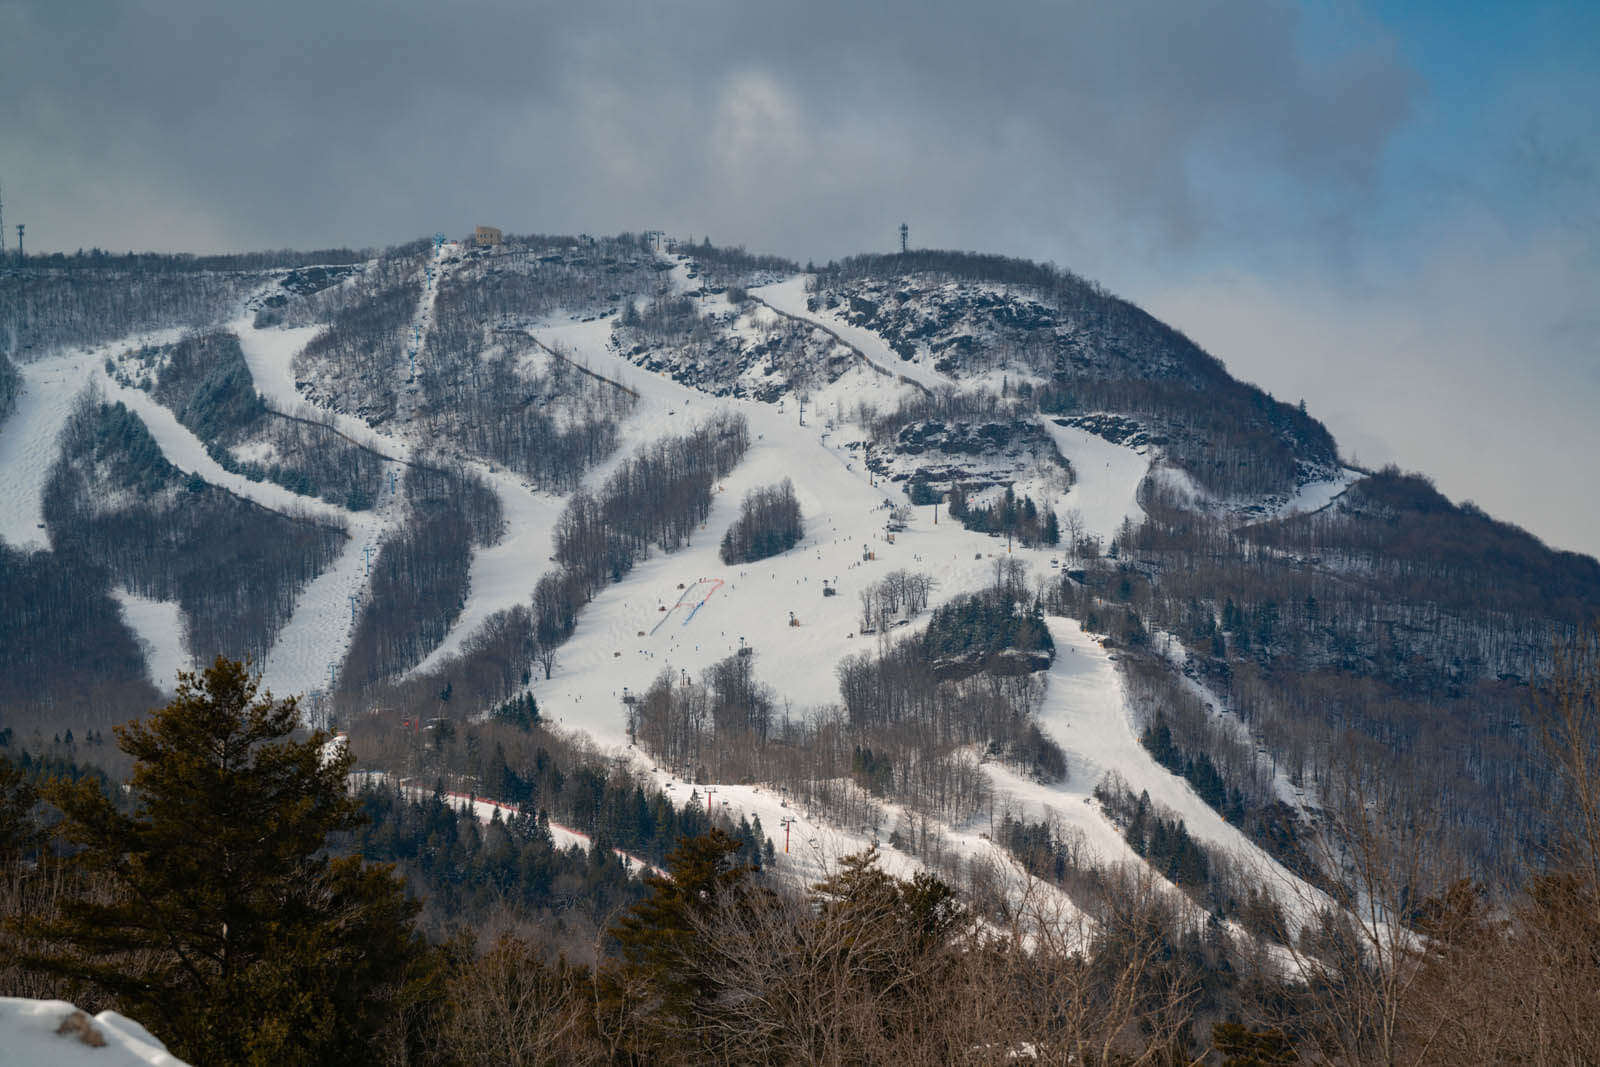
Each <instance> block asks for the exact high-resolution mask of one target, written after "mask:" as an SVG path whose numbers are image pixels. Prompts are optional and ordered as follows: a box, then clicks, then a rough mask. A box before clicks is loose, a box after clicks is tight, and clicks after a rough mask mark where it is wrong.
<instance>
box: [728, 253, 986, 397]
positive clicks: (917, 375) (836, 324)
mask: <svg viewBox="0 0 1600 1067" xmlns="http://www.w3.org/2000/svg"><path fill="white" fill-rule="evenodd" d="M810 279H811V276H810V275H809V274H800V275H796V276H795V277H793V278H790V279H789V280H788V281H783V282H779V283H777V284H776V285H764V286H762V287H760V288H759V289H752V290H751V292H752V293H754V294H755V295H756V296H759V297H760V298H761V299H762V300H765V301H766V302H767V303H768V304H770V305H772V307H774V308H776V309H777V310H778V311H781V312H783V313H784V314H785V315H788V316H790V317H791V318H796V319H804V320H806V321H807V322H813V323H816V324H817V325H818V326H821V327H823V328H824V329H826V330H828V331H830V332H831V333H833V334H835V335H837V336H838V337H839V338H840V339H842V340H843V341H844V342H845V343H846V344H848V345H850V346H851V347H852V348H854V349H855V350H856V351H857V352H860V353H861V354H862V356H864V357H865V358H866V359H867V361H868V362H870V363H871V364H873V365H874V366H876V367H878V368H879V369H880V370H883V371H886V372H887V373H889V374H893V375H896V376H903V377H905V378H907V379H909V380H911V381H914V382H916V383H917V384H918V385H921V386H922V387H923V388H925V389H929V390H934V389H941V388H952V387H955V385H956V383H955V382H954V381H953V380H952V379H951V378H950V377H949V376H948V375H944V374H941V373H939V372H938V371H936V370H934V369H933V368H932V367H925V366H923V365H922V364H920V363H913V362H910V361H909V360H904V359H901V358H900V353H898V352H896V351H895V350H894V349H892V348H890V347H889V344H888V342H887V341H885V340H884V339H883V338H882V337H880V336H878V335H877V334H875V333H873V332H872V331H871V330H868V329H866V328H865V327H861V326H852V325H850V323H848V322H846V321H845V320H844V319H842V318H840V317H839V316H838V315H834V314H832V313H830V312H818V311H812V310H811V309H810V308H809V307H807V306H806V297H807V293H806V283H807V282H808V281H810Z"/></svg>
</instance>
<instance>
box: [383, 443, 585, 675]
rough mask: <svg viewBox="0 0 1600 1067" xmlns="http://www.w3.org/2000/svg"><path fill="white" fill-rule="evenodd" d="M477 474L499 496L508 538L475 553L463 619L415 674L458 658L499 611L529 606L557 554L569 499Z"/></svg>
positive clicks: (505, 478) (511, 477)
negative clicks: (558, 527) (558, 532)
mask: <svg viewBox="0 0 1600 1067" xmlns="http://www.w3.org/2000/svg"><path fill="white" fill-rule="evenodd" d="M478 473H479V474H480V475H482V476H483V477H484V478H485V479H486V480H487V481H488V482H489V484H490V485H491V486H493V488H494V489H495V491H496V493H497V494H498V495H499V497H500V504H501V509H502V512H503V514H504V515H505V521H506V533H505V537H504V538H502V539H501V541H500V543H499V544H497V545H494V546H492V547H489V548H479V549H475V550H474V551H473V553H472V565H471V569H470V571H469V572H468V576H467V580H468V590H467V600H466V603H465V604H464V605H463V606H462V609H461V615H460V616H459V617H458V618H457V620H456V624H455V625H454V626H453V627H451V629H450V633H449V634H447V635H446V636H445V640H444V641H443V643H441V644H440V645H439V647H438V648H436V649H434V650H433V652H432V653H431V654H429V656H428V657H427V658H426V659H424V660H423V661H422V662H421V663H419V664H418V665H417V666H416V667H415V668H413V672H420V671H426V670H429V669H431V668H432V667H433V666H434V665H436V664H437V663H438V662H439V661H441V660H442V659H444V658H445V657H447V656H451V655H455V654H458V653H459V652H460V651H461V647H462V645H463V643H465V642H466V641H467V640H468V639H469V638H470V637H471V636H472V635H473V634H475V633H476V632H477V631H478V629H479V628H480V627H482V625H483V623H484V621H485V620H486V619H488V618H489V617H490V616H491V615H493V614H495V613H496V612H498V611H505V610H506V609H508V608H512V607H515V606H517V605H518V604H522V605H527V603H528V602H529V600H530V599H531V598H532V595H533V587H534V585H535V584H537V583H538V581H539V576H540V575H542V574H544V573H545V572H546V571H548V570H550V569H551V568H552V567H553V566H554V564H552V563H551V562H550V555H551V553H552V552H554V551H555V525H556V520H557V519H558V518H560V516H561V511H562V509H563V507H565V505H566V500H565V498H563V497H559V496H554V495H552V494H549V493H538V492H534V491H533V490H531V489H529V488H528V487H526V486H524V485H523V484H521V483H520V482H519V481H518V480H517V478H516V477H515V476H514V475H510V474H506V473H504V472H500V473H493V474H491V473H488V472H487V471H484V470H480V471H479V472H478Z"/></svg>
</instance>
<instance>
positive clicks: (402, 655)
mask: <svg viewBox="0 0 1600 1067" xmlns="http://www.w3.org/2000/svg"><path fill="white" fill-rule="evenodd" d="M405 493H406V508H407V515H406V522H405V525H404V526H403V527H402V528H401V529H400V531H399V532H398V533H397V534H395V536H393V537H391V538H390V539H389V540H387V541H385V542H384V543H383V546H382V547H381V548H380V549H379V550H378V555H377V558H376V559H375V560H373V563H372V576H371V579H370V581H369V582H368V585H367V597H366V600H365V603H364V604H363V606H362V611H361V615H360V618H359V620H358V621H357V623H356V628H355V632H354V633H353V634H352V635H351V638H350V651H349V652H348V653H347V654H346V656H345V661H344V667H343V670H342V672H341V675H340V680H339V685H340V688H342V689H345V690H348V691H352V692H355V691H360V690H362V689H365V688H367V687H368V686H370V685H372V684H373V683H374V682H377V681H379V680H380V679H383V678H385V677H388V676H390V675H393V674H398V673H401V672H403V671H405V670H407V669H409V668H411V667H413V666H415V665H416V664H418V663H420V662H421V661H422V660H423V659H424V658H425V657H426V656H427V655H428V653H430V652H432V651H433V650H434V649H435V648H437V647H438V646H439V644H440V643H441V642H443V641H444V639H445V637H446V636H448V635H449V633H450V628H451V627H452V626H454V625H455V621H456V619H457V618H458V617H459V616H460V614H461V609H462V608H463V607H465V606H466V599H467V586H468V579H469V577H470V571H471V566H472V552H473V549H474V548H484V547H488V546H490V545H493V544H496V543H498V542H499V540H500V538H501V536H502V533H503V530H502V527H503V525H504V520H503V517H502V513H501V506H500V498H499V497H498V496H497V495H496V494H495V492H494V490H493V489H491V488H489V486H488V485H486V484H485V483H484V482H483V481H482V479H480V478H478V477H477V476H476V475H474V474H472V473H471V472H469V471H467V470H466V469H465V468H464V467H455V468H447V467H445V466H443V465H442V464H441V461H440V460H438V459H437V458H431V457H422V458H421V459H420V460H419V462H417V463H414V464H413V465H411V466H409V467H407V468H406V476H405Z"/></svg>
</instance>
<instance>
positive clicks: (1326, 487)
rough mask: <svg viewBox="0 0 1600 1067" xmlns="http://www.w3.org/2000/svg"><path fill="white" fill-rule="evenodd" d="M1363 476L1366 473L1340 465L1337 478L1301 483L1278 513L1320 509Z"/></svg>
mask: <svg viewBox="0 0 1600 1067" xmlns="http://www.w3.org/2000/svg"><path fill="white" fill-rule="evenodd" d="M1365 477H1366V475H1364V474H1362V473H1361V472H1360V471H1357V470H1351V469H1350V468H1349V467H1342V468H1340V470H1339V477H1337V478H1331V479H1329V480H1328V481H1325V482H1307V483H1306V484H1305V485H1302V486H1301V487H1300V488H1299V489H1298V490H1297V491H1296V492H1295V494H1294V496H1292V497H1290V498H1289V500H1288V502H1287V503H1286V504H1284V505H1283V507H1282V508H1281V509H1280V510H1279V512H1278V514H1280V515H1299V514H1305V513H1311V512H1317V511H1321V510H1322V509H1323V508H1325V507H1327V506H1328V505H1329V504H1331V503H1333V502H1334V501H1335V500H1337V499H1339V497H1341V496H1343V495H1344V493H1345V490H1347V489H1349V488H1350V487H1351V486H1352V485H1354V484H1355V483H1356V482H1359V481H1360V480H1361V479H1362V478H1365Z"/></svg>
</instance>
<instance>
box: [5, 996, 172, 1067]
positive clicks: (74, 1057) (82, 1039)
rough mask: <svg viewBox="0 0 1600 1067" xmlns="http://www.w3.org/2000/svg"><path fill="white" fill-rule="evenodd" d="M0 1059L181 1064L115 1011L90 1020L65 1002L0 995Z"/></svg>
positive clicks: (30, 1065)
mask: <svg viewBox="0 0 1600 1067" xmlns="http://www.w3.org/2000/svg"><path fill="white" fill-rule="evenodd" d="M0 1059H3V1060H4V1061H5V1062H6V1063H7V1064H8V1065H10V1067H75V1065H77V1064H84V1065H86V1067H139V1065H142V1064H159V1065H162V1067H184V1063H183V1061H182V1060H180V1059H178V1058H177V1057H175V1056H173V1055H172V1054H171V1053H170V1052H168V1051H167V1047H166V1046H165V1045H163V1044H162V1043H161V1042H160V1041H159V1040H157V1039H156V1037H155V1035H153V1034H152V1033H150V1031H148V1030H146V1029H145V1028H144V1027H142V1026H140V1025H139V1024H138V1023H136V1022H134V1021H133V1020H132V1019H129V1018H127V1017H126V1016H123V1015H118V1014H117V1013H116V1012H114V1011H103V1012H101V1013H100V1014H99V1015H96V1016H94V1017H93V1018H91V1017H90V1016H89V1015H87V1014H85V1013H84V1012H82V1011H79V1010H78V1009H77V1008H75V1007H73V1006H72V1005H71V1004H68V1003H67V1002H66V1001H64V1000H28V999H26V998H23V997H0Z"/></svg>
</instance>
